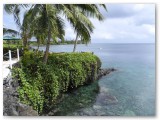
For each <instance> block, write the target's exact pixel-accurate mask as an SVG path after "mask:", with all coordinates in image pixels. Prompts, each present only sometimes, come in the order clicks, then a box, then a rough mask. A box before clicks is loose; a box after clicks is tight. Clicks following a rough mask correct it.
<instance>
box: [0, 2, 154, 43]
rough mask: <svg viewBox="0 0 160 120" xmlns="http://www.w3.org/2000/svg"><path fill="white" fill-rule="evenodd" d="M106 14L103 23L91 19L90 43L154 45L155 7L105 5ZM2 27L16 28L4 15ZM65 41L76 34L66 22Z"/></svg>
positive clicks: (151, 5)
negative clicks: (92, 27) (92, 28)
mask: <svg viewBox="0 0 160 120" xmlns="http://www.w3.org/2000/svg"><path fill="white" fill-rule="evenodd" d="M106 6H107V10H108V12H105V10H103V9H101V12H102V14H103V15H104V16H105V18H106V19H105V20H104V21H103V22H99V21H98V20H95V19H91V21H92V22H93V24H94V26H95V29H94V33H93V34H91V38H92V40H91V42H92V43H95V42H101V43H154V42H155V5H154V4H106ZM3 21H4V23H3V25H5V26H8V27H9V28H16V27H15V23H14V20H13V18H12V15H7V14H4V16H3ZM66 21H67V20H65V23H66V27H65V29H66V35H65V38H66V39H75V37H76V34H75V33H74V31H73V29H72V28H71V26H70V24H69V23H68V22H66Z"/></svg>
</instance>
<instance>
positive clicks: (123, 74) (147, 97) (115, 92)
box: [40, 43, 156, 116]
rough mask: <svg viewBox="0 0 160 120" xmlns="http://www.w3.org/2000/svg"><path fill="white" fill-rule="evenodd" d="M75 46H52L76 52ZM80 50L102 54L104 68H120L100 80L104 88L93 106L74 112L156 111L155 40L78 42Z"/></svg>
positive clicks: (145, 113) (147, 113) (141, 113)
mask: <svg viewBox="0 0 160 120" xmlns="http://www.w3.org/2000/svg"><path fill="white" fill-rule="evenodd" d="M72 49H73V45H58V46H55V45H52V46H50V51H51V52H66V51H67V52H72ZM40 50H44V47H40ZM77 51H93V52H94V54H96V55H97V56H99V57H100V59H101V61H102V68H109V67H114V68H116V69H118V70H117V71H116V72H113V73H111V74H109V75H107V76H105V77H103V78H101V79H100V80H99V87H100V92H99V93H98V95H97V97H96V98H95V103H94V104H93V105H92V106H91V107H86V108H81V109H79V110H75V112H74V113H71V114H70V115H114V116H119V115H120V116H135V115H136V116H153V115H155V112H156V111H155V100H156V99H155V98H156V89H155V44H106V43H104V44H90V45H88V46H86V45H78V46H77ZM108 96H111V97H112V98H113V97H114V98H116V99H117V101H116V103H108V102H105V101H107V99H109V97H108Z"/></svg>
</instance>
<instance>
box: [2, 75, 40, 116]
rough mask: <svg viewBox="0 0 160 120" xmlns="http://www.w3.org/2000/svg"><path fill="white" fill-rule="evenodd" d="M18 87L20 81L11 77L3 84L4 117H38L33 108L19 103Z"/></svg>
mask: <svg viewBox="0 0 160 120" xmlns="http://www.w3.org/2000/svg"><path fill="white" fill-rule="evenodd" d="M6 81H7V82H6ZM18 86H19V84H18V81H16V80H12V79H11V77H10V76H9V77H7V79H6V80H5V81H4V82H3V115H4V116H37V115H38V113H37V111H35V110H33V109H32V107H31V106H29V105H25V104H22V103H20V102H19V98H18V92H17V88H18Z"/></svg>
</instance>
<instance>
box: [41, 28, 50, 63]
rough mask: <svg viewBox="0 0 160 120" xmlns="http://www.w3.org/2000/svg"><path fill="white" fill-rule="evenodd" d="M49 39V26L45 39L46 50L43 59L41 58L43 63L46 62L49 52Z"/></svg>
mask: <svg viewBox="0 0 160 120" xmlns="http://www.w3.org/2000/svg"><path fill="white" fill-rule="evenodd" d="M50 39H51V30H50V28H49V29H48V40H47V44H46V51H45V53H44V59H43V63H45V64H46V63H47V60H48V53H49V46H50Z"/></svg>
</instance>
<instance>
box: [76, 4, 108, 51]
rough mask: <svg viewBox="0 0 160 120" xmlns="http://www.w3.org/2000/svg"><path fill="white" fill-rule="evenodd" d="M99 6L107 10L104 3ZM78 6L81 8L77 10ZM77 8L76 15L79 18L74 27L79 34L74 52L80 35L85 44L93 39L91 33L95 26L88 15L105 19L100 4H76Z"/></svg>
mask: <svg viewBox="0 0 160 120" xmlns="http://www.w3.org/2000/svg"><path fill="white" fill-rule="evenodd" d="M99 6H102V7H103V8H104V9H105V10H107V9H106V6H105V5H104V4H100V5H99ZM77 8H78V9H80V10H78V11H77V10H76V9H77ZM76 9H74V17H75V18H77V19H76V20H77V23H76V24H75V26H74V28H75V29H76V30H75V31H76V33H77V34H76V39H75V42H74V48H73V52H75V51H76V46H77V41H78V37H80V39H81V41H82V42H83V43H85V44H88V43H89V42H90V40H91V36H90V33H92V32H93V29H94V26H93V24H92V22H91V21H90V20H89V18H88V17H93V18H96V19H98V20H99V21H103V20H104V17H103V15H102V14H101V13H100V11H99V8H98V5H95V4H91V5H90V4H83V5H76Z"/></svg>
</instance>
